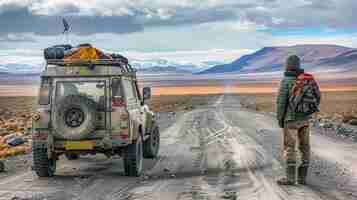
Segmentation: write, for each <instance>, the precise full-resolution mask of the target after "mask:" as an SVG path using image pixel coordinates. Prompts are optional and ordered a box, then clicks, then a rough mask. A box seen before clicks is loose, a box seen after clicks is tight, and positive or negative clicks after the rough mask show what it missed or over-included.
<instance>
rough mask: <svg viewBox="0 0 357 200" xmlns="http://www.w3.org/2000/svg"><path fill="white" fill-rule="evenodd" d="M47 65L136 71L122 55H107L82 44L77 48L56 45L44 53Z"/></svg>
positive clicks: (89, 45)
mask: <svg viewBox="0 0 357 200" xmlns="http://www.w3.org/2000/svg"><path fill="white" fill-rule="evenodd" d="M44 54H45V59H46V61H47V64H52V65H57V66H73V65H85V66H89V67H93V66H97V65H99V66H104V65H110V66H116V67H122V68H124V69H125V71H127V72H132V71H134V70H133V68H132V67H131V66H130V64H129V60H128V59H127V58H126V57H124V56H122V55H120V54H105V53H104V52H102V51H101V50H99V49H97V48H95V47H93V46H92V45H91V44H80V45H78V46H77V47H72V46H71V45H55V46H53V47H49V48H47V49H45V51H44Z"/></svg>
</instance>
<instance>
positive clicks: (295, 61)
mask: <svg viewBox="0 0 357 200" xmlns="http://www.w3.org/2000/svg"><path fill="white" fill-rule="evenodd" d="M300 69H301V68H300V58H299V57H298V56H297V55H291V56H289V57H288V58H287V59H286V71H299V70H300Z"/></svg>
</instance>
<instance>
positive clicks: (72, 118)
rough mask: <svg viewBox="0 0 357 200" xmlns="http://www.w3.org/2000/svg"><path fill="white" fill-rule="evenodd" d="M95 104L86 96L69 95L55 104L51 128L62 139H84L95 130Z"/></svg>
mask: <svg viewBox="0 0 357 200" xmlns="http://www.w3.org/2000/svg"><path fill="white" fill-rule="evenodd" d="M96 119H97V103H96V102H95V101H93V100H91V99H89V98H88V97H86V96H81V95H69V96H66V97H64V98H63V99H61V100H59V101H58V103H56V104H55V108H54V114H53V121H52V124H53V128H54V131H55V135H57V136H58V137H61V138H64V139H71V140H80V139H85V138H87V137H88V136H89V134H90V133H91V132H92V131H94V129H95V124H96V123H95V122H96Z"/></svg>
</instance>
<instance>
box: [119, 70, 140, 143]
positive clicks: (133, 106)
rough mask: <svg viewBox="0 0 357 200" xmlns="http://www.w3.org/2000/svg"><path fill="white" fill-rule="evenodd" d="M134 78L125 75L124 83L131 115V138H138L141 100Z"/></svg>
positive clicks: (128, 109)
mask: <svg viewBox="0 0 357 200" xmlns="http://www.w3.org/2000/svg"><path fill="white" fill-rule="evenodd" d="M133 83H134V82H133V79H132V78H131V77H123V78H122V85H123V90H124V94H125V100H126V105H127V111H128V113H129V117H130V129H131V133H132V134H130V136H131V138H130V140H131V141H132V140H133V139H136V137H137V136H136V135H135V134H136V133H137V131H138V130H139V125H140V124H142V123H141V117H140V101H139V97H138V94H137V92H136V87H135V86H134V84H133Z"/></svg>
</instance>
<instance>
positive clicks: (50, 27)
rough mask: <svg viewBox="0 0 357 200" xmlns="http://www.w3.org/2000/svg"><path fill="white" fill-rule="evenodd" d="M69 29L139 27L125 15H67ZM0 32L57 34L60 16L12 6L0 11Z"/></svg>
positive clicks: (105, 30) (81, 31)
mask: <svg viewBox="0 0 357 200" xmlns="http://www.w3.org/2000/svg"><path fill="white" fill-rule="evenodd" d="M67 20H68V21H69V22H70V24H71V27H72V28H71V29H72V32H73V33H75V34H79V35H88V34H94V33H130V32H136V31H141V30H142V29H143V27H142V26H141V25H139V24H137V23H135V22H134V21H133V20H132V19H131V18H130V17H128V16H113V17H107V16H68V17H67ZM0 27H6V28H2V29H0V35H8V34H19V33H34V34H36V35H57V34H60V33H61V32H62V30H63V26H62V22H61V17H60V16H51V15H34V14H33V13H31V12H30V11H29V10H28V9H27V8H24V7H22V8H18V7H14V8H12V9H8V10H6V11H2V12H1V13H0Z"/></svg>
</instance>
